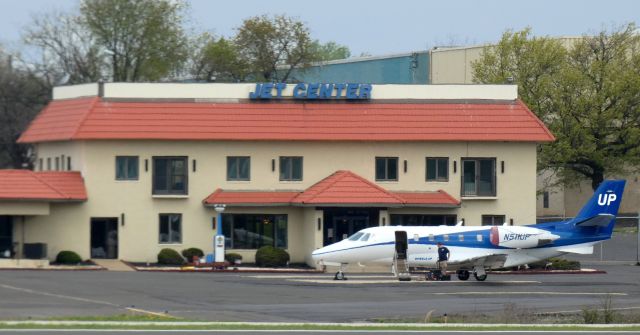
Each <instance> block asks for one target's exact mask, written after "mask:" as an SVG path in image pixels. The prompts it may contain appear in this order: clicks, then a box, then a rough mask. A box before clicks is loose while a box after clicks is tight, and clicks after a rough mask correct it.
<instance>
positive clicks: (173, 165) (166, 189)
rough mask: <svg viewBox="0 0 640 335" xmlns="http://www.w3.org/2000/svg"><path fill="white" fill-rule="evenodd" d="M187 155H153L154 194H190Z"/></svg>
mask: <svg viewBox="0 0 640 335" xmlns="http://www.w3.org/2000/svg"><path fill="white" fill-rule="evenodd" d="M187 171H188V169H187V157H153V194H160V195H162V194H188V189H187V182H188V180H187Z"/></svg>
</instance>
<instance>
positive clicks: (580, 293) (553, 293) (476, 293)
mask: <svg viewBox="0 0 640 335" xmlns="http://www.w3.org/2000/svg"><path fill="white" fill-rule="evenodd" d="M426 294H431V295H465V294H466V295H499V294H504V295H515V294H522V295H616V296H624V295H627V294H626V293H619V292H614V293H601V292H502V291H491V292H486V291H482V292H436V293H426Z"/></svg>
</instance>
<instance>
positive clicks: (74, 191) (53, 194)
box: [0, 170, 87, 201]
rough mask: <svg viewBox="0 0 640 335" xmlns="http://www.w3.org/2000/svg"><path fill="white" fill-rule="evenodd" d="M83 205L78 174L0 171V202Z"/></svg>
mask: <svg viewBox="0 0 640 335" xmlns="http://www.w3.org/2000/svg"><path fill="white" fill-rule="evenodd" d="M2 200H10V201H25V200H26V201H85V200H87V191H86V189H85V186H84V180H83V179H82V176H81V175H80V173H79V172H70V171H69V172H57V171H56V172H52V171H47V172H33V171H30V170H0V201H2Z"/></svg>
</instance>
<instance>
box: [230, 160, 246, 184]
mask: <svg viewBox="0 0 640 335" xmlns="http://www.w3.org/2000/svg"><path fill="white" fill-rule="evenodd" d="M249 171H251V158H250V157H246V156H237V157H234V156H229V157H227V180H250V179H251V178H250V175H249Z"/></svg>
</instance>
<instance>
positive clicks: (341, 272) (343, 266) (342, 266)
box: [333, 264, 347, 280]
mask: <svg viewBox="0 0 640 335" xmlns="http://www.w3.org/2000/svg"><path fill="white" fill-rule="evenodd" d="M346 268H347V264H340V269H339V270H338V272H336V275H335V276H333V280H347V277H346V276H345V275H344V270H345V269H346Z"/></svg>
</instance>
